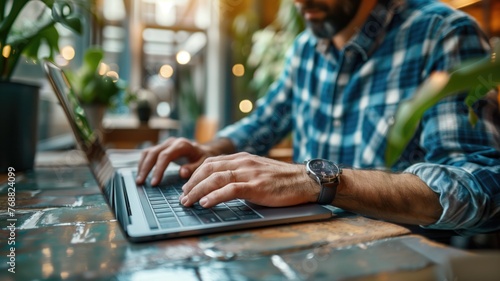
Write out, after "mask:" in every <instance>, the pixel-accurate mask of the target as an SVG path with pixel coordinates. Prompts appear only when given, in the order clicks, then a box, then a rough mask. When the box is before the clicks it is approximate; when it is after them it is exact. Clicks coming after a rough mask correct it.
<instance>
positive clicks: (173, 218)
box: [139, 182, 262, 229]
mask: <svg viewBox="0 0 500 281" xmlns="http://www.w3.org/2000/svg"><path fill="white" fill-rule="evenodd" d="M183 184H184V182H176V183H175V184H168V185H164V186H158V187H152V186H148V185H144V188H143V189H139V197H140V199H141V203H142V204H143V206H144V207H145V208H144V209H145V210H146V209H148V206H150V208H151V209H150V210H149V211H146V219H147V220H148V224H149V226H150V228H152V229H158V228H160V229H167V228H178V227H183V226H184V227H191V226H197V225H205V224H212V223H221V222H231V221H238V220H250V219H260V218H262V216H261V215H259V214H258V213H257V212H255V211H254V210H253V209H252V208H251V207H249V206H248V205H247V204H245V202H244V201H242V200H240V199H235V200H232V201H228V202H225V203H221V204H218V205H216V206H214V207H212V208H209V209H206V208H203V207H202V206H201V205H200V204H198V203H195V204H194V205H193V206H192V207H184V206H183V205H182V204H181V203H180V202H179V196H180V194H181V193H182V185H183Z"/></svg>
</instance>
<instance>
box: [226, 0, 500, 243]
mask: <svg viewBox="0 0 500 281" xmlns="http://www.w3.org/2000/svg"><path fill="white" fill-rule="evenodd" d="M384 2H387V3H385V4H382V3H384ZM488 53H489V45H488V43H487V40H486V39H485V37H484V36H483V35H482V33H481V32H480V31H479V30H478V27H477V25H476V24H475V23H474V22H473V20H471V19H470V18H469V17H468V16H466V15H465V14H463V13H462V12H457V11H454V10H452V9H450V8H449V7H447V6H445V5H444V4H442V3H440V2H438V1H432V0H418V1H417V0H407V1H380V2H379V4H378V5H377V6H376V8H375V9H374V11H373V12H372V14H371V15H370V17H369V19H368V20H367V22H366V23H365V25H364V26H363V27H362V28H361V29H360V30H359V31H358V33H357V34H356V35H355V36H354V37H353V38H352V39H351V40H350V41H349V42H348V43H347V44H346V45H345V46H344V47H343V48H342V49H341V50H337V49H336V48H335V47H334V46H333V45H332V44H331V42H330V41H329V40H319V39H317V38H315V37H314V36H313V35H312V34H311V33H310V32H309V31H305V32H303V33H302V34H300V35H299V36H298V37H297V39H296V41H295V43H294V45H293V47H292V48H291V50H290V52H289V54H288V56H287V60H286V63H285V66H284V71H283V73H282V75H281V77H280V78H279V80H278V81H276V82H275V83H274V84H273V86H272V87H271V89H270V90H269V92H268V94H267V95H266V96H265V97H263V98H262V99H260V100H259V101H258V106H257V108H256V110H255V111H254V112H253V113H252V114H251V115H249V116H247V117H246V118H244V119H242V120H240V121H239V122H237V123H235V124H233V125H231V126H228V127H226V128H225V129H223V130H222V131H221V132H219V134H218V136H219V137H227V138H229V139H231V140H232V141H233V143H234V144H235V145H236V147H237V149H238V150H240V151H248V152H251V153H255V154H259V155H265V154H266V153H267V152H268V151H269V149H270V148H272V146H274V145H275V144H276V143H278V142H279V141H280V140H281V139H283V138H284V137H286V136H287V135H288V134H289V133H290V132H291V133H292V137H293V146H294V147H293V152H294V155H293V157H294V161H295V162H297V163H301V162H302V161H304V160H305V159H310V158H326V159H330V160H333V161H335V162H338V163H341V164H342V165H343V166H351V167H353V168H362V169H383V168H384V153H385V148H386V134H387V130H388V128H389V126H390V124H391V122H393V116H394V114H395V111H396V109H397V106H398V104H399V103H400V102H401V101H402V100H404V99H407V98H409V97H411V96H412V94H414V93H415V91H416V90H417V88H418V87H419V85H420V84H421V83H422V82H423V81H424V80H425V79H426V78H427V77H429V75H430V74H431V73H432V72H434V71H437V70H450V69H451V68H453V67H454V66H457V65H458V64H460V63H461V62H463V61H464V60H468V59H472V58H478V57H484V56H485V55H487V54H488ZM494 105H495V103H493V102H489V101H488V100H487V99H485V100H481V101H480V102H478V103H477V104H476V106H475V109H476V111H477V112H478V113H479V115H480V116H481V118H480V120H479V122H478V123H477V125H476V126H475V127H474V128H473V127H472V126H471V125H470V124H469V121H468V117H467V112H468V110H467V107H466V106H465V105H464V102H463V96H454V97H450V98H447V99H445V100H443V101H441V102H439V103H438V104H437V105H436V106H434V107H433V108H431V109H429V110H428V111H427V112H426V114H425V115H424V118H423V120H422V122H421V125H420V127H419V129H418V131H417V133H416V134H415V136H414V138H413V141H411V142H410V144H409V146H408V148H407V149H406V151H405V152H404V153H403V155H402V157H401V159H400V161H399V162H398V163H397V164H396V165H395V166H394V167H393V170H394V171H404V172H408V173H413V174H415V175H417V176H418V177H420V178H421V179H422V180H423V181H424V182H426V183H427V185H428V186H429V187H430V188H431V189H432V190H434V191H435V192H436V193H438V194H439V197H440V202H441V205H442V207H443V213H442V216H441V218H440V219H439V220H438V221H437V222H436V223H435V224H433V225H428V226H425V227H428V228H434V229H455V230H457V231H458V232H460V233H462V234H473V233H476V232H486V231H492V230H498V229H500V149H499V146H500V145H499V144H500V136H499V134H498V131H497V130H496V129H495V128H494V126H495V122H496V123H497V125H498V123H500V116H499V115H498V110H497V109H495V108H494ZM495 120H496V121H495Z"/></svg>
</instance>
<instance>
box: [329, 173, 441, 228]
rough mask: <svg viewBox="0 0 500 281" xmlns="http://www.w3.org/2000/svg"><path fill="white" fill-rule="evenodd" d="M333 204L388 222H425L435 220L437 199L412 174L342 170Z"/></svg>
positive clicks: (439, 211) (419, 223)
mask: <svg viewBox="0 0 500 281" xmlns="http://www.w3.org/2000/svg"><path fill="white" fill-rule="evenodd" d="M333 205H334V206H337V207H339V208H342V209H345V210H349V211H352V212H355V213H359V214H363V215H366V216H370V217H374V218H378V219H383V220H387V221H392V222H401V223H408V224H418V225H428V224H432V223H434V222H436V221H437V220H438V219H439V217H440V215H441V213H442V207H441V205H440V203H439V198H438V195H437V194H436V193H434V192H433V191H432V190H431V189H430V188H429V187H428V186H427V185H426V184H425V183H424V182H423V181H421V180H420V178H418V177H417V176H415V175H413V174H406V173H403V174H394V173H387V172H383V171H367V170H350V169H345V170H344V172H343V174H342V177H341V181H340V184H339V186H338V189H337V195H336V197H335V199H334V200H333Z"/></svg>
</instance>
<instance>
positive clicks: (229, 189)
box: [199, 182, 247, 208]
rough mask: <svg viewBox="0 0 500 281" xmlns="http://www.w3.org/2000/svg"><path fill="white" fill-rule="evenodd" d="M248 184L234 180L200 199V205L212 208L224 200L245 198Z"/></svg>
mask: <svg viewBox="0 0 500 281" xmlns="http://www.w3.org/2000/svg"><path fill="white" fill-rule="evenodd" d="M246 186H247V184H246V183H243V182H234V183H230V184H227V185H226V186H224V187H222V188H220V189H216V190H214V191H212V192H211V193H209V194H207V195H205V196H204V197H202V198H201V199H200V201H199V202H200V205H201V206H202V207H203V208H211V207H213V206H215V205H217V204H220V203H222V202H227V201H231V200H234V199H238V198H239V199H245V194H244V191H245V190H247V188H246Z"/></svg>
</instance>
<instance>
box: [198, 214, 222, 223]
mask: <svg viewBox="0 0 500 281" xmlns="http://www.w3.org/2000/svg"><path fill="white" fill-rule="evenodd" d="M198 217H199V218H200V220H201V221H202V222H203V223H204V224H207V223H216V222H220V219H219V218H218V217H217V216H216V215H215V214H213V213H209V214H201V215H198Z"/></svg>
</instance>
